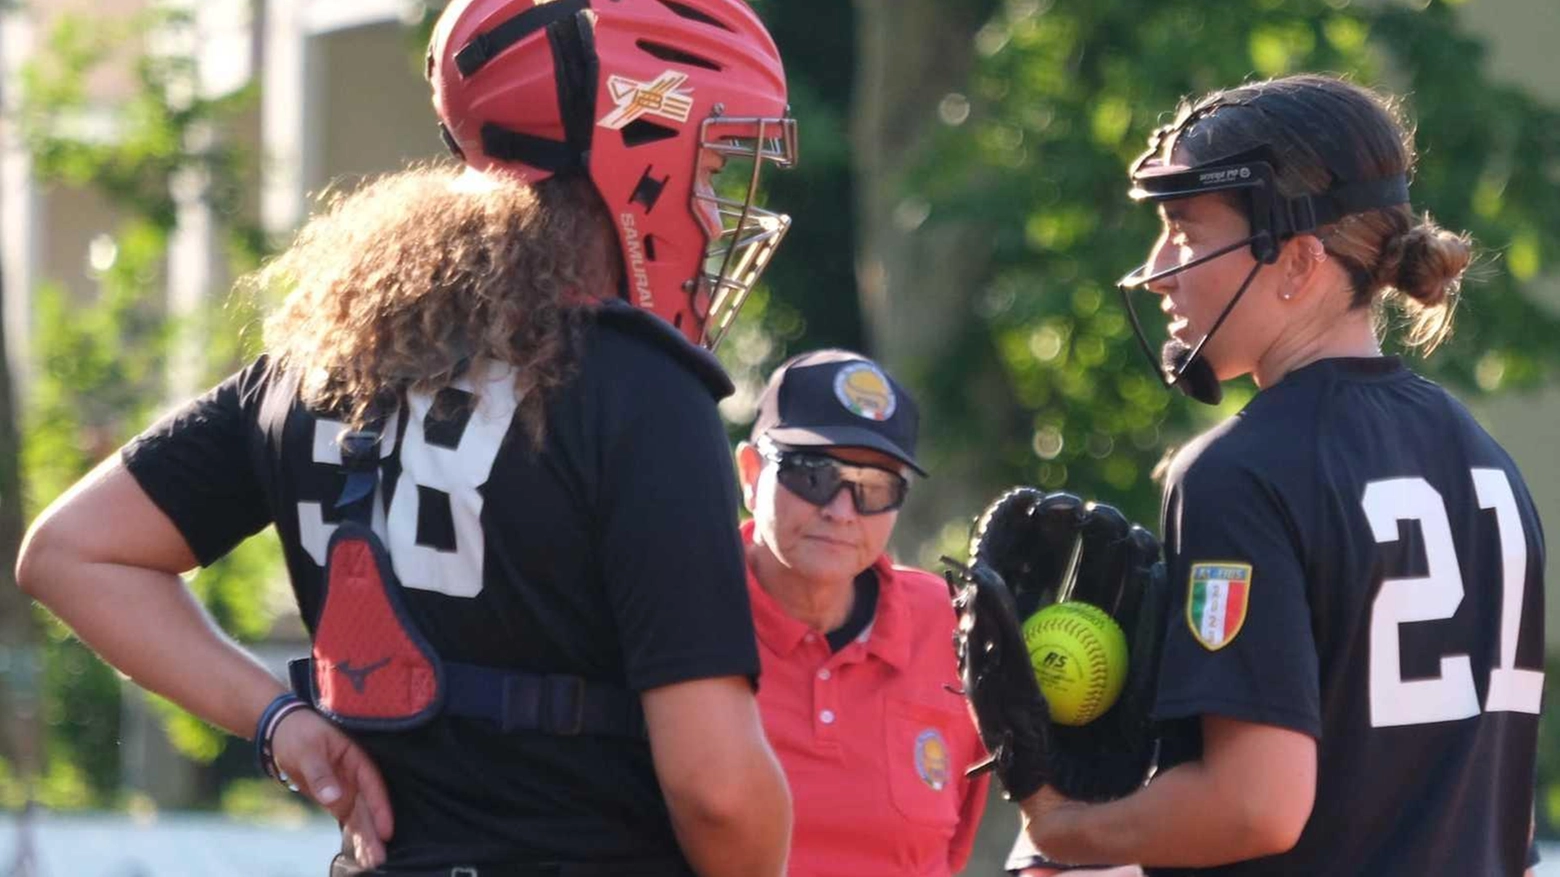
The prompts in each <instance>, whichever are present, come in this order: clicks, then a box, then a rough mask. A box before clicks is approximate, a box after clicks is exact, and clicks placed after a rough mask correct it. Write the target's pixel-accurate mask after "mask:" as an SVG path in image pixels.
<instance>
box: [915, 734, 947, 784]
mask: <svg viewBox="0 0 1560 877" xmlns="http://www.w3.org/2000/svg"><path fill="white" fill-rule="evenodd" d="M915 772H916V774H917V775H919V776H920V777H921V782H923V783H926V785H927V786H928V787H930V788H931V790H932V791H934V792H940V791H942V790H943V788H944V787H945V786H947V785H948V743H947V741H946V740H944V739H943V736H942V734H941V733H939V732H938V730H937V729H936V728H927V729H926V730H924V731H922V732H921V733H919V734H917V735H915Z"/></svg>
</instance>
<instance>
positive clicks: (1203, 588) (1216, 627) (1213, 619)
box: [1186, 562, 1251, 652]
mask: <svg viewBox="0 0 1560 877" xmlns="http://www.w3.org/2000/svg"><path fill="white" fill-rule="evenodd" d="M1250 596H1251V564H1249V563H1230V562H1214V563H1194V564H1192V572H1191V584H1190V586H1189V587H1188V588H1187V593H1186V623H1187V625H1188V626H1189V627H1191V629H1192V636H1194V637H1197V641H1198V642H1200V643H1202V644H1203V648H1205V649H1207V650H1208V651H1210V652H1216V651H1218V650H1219V649H1222V648H1224V647H1225V646H1227V645H1229V644H1230V643H1231V642H1232V641H1234V639H1235V637H1236V636H1237V635H1238V634H1239V633H1240V628H1241V625H1243V624H1245V623H1246V606H1247V605H1248V604H1249V603H1250Z"/></svg>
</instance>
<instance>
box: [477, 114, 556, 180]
mask: <svg viewBox="0 0 1560 877" xmlns="http://www.w3.org/2000/svg"><path fill="white" fill-rule="evenodd" d="M482 154H483V155H486V156H487V157H488V158H494V159H498V160H499V161H517V162H520V163H521V164H528V165H530V166H531V167H534V168H540V169H542V170H544V171H552V172H553V173H558V172H560V171H566V170H573V169H575V168H578V167H580V154H579V153H578V152H576V151H575V150H573V149H571V148H569V144H567V143H565V142H563V141H562V140H548V139H547V138H545V137H536V136H534V135H531V134H522V133H520V132H519V131H511V130H509V129H508V128H505V127H504V126H502V125H495V124H493V123H492V122H488V123H487V124H485V125H483V126H482Z"/></svg>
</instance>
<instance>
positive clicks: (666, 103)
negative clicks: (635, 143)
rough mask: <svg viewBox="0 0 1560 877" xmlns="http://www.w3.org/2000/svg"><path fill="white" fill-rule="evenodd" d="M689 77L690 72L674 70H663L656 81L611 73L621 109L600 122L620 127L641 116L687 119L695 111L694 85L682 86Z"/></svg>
mask: <svg viewBox="0 0 1560 877" xmlns="http://www.w3.org/2000/svg"><path fill="white" fill-rule="evenodd" d="M687 81H688V74H686V73H677V72H675V71H672V70H666V71H663V72H662V73H661V75H660V76H657V77H656V78H655V80H654V81H652V82H638V81H635V80H633V79H629V78H628V77H626V76H617V75H613V76H609V77H607V93H608V94H609V95H611V96H612V102H613V103H615V104H617V109H614V110H613V111H612V112H610V113H607V114H606V115H605V116H602V117H601V120H600V121H599V122H597V123H596V124H598V125H600V126H601V127H603V128H610V129H612V130H614V131H617V130H621V129H622V128H623V127H624V126H625V125H627V124H628V123H630V122H632V121H634V120H636V119H638V118H639V117H641V116H655V117H656V118H660V119H667V120H669V121H672V122H686V121H688V116H689V115H690V114H691V113H692V112H693V89H691V88H687V89H683V88H679V86H681V85H682V84H683V83H684V82H687Z"/></svg>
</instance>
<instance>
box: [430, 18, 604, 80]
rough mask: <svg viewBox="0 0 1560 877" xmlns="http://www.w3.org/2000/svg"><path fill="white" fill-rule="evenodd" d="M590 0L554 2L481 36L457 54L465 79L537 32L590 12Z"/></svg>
mask: <svg viewBox="0 0 1560 877" xmlns="http://www.w3.org/2000/svg"><path fill="white" fill-rule="evenodd" d="M589 8H590V3H589V2H588V0H554V2H552V3H546V4H543V5H541V6H533V7H531V8H530V9H527V10H526V11H524V12H522V13H520V14H519V15H515V16H513V17H511V18H510V19H509V20H507V21H505V22H504V23H503V24H500V25H499V26H498V27H495V28H493V29H492V30H490V31H486V32H484V33H479V34H477V36H476V37H475V38H474V39H472V41H471V42H469V43H467V44H466V45H465V46H463V47H461V50H460V51H458V52H456V53H455V67H456V69H458V70H460V75H461V76H468V77H469V76H470V75H471V74H473V73H475V72H477V71H478V70H481V69H482V66H483V65H484V64H486V63H487V62H489V61H491V60H492V59H493V58H494V57H496V56H497V55H498V53H500V52H502V51H504V50H505V49H507V48H509V47H510V46H512V45H514V44H515V43H518V42H520V41H521V40H523V39H525V38H526V37H528V36H530V35H531V34H533V33H536V32H537V31H539V30H541V29H542V28H544V27H547V26H548V25H550V24H552V23H553V22H555V21H561V20H562V19H565V18H568V17H569V16H571V15H573V14H575V13H576V12H579V11H581V10H583V9H589Z"/></svg>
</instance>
